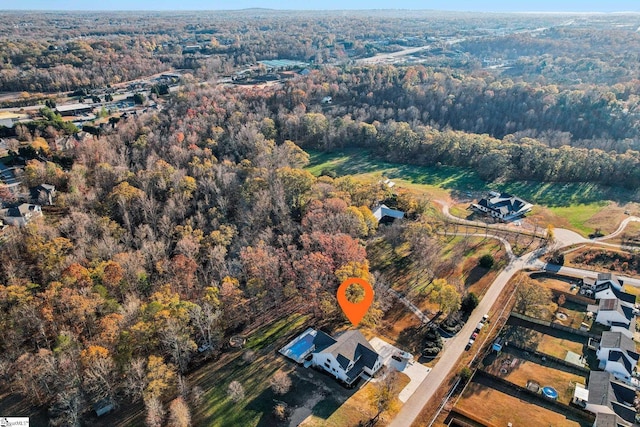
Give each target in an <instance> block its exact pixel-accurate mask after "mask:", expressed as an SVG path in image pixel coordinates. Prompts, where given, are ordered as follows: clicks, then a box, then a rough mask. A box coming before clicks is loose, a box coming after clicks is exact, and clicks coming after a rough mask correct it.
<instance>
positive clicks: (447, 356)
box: [390, 202, 640, 427]
mask: <svg viewBox="0 0 640 427" xmlns="http://www.w3.org/2000/svg"><path fill="white" fill-rule="evenodd" d="M439 203H440V204H442V206H443V212H444V214H445V215H447V216H448V217H450V218H451V219H454V220H456V221H459V222H460V223H463V224H464V223H467V224H468V223H471V224H473V225H476V224H474V223H475V221H467V220H463V219H460V218H457V217H454V216H453V215H451V214H450V213H449V208H448V206H447V205H446V203H443V202H439ZM638 220H640V218H636V217H630V218H627V219H625V220H624V221H623V222H622V224H621V225H620V227H619V228H618V230H616V231H615V232H614V233H612V234H610V235H608V236H603V237H602V238H600V240H604V239H608V238H611V237H615V236H616V235H617V234H619V233H620V232H622V230H623V229H624V227H625V226H626V225H627V224H628V223H629V222H630V221H638ZM483 226H484V225H483ZM490 228H492V227H490ZM482 236H484V234H482ZM555 240H556V242H555V244H554V245H553V246H552V247H544V248H540V249H537V250H535V251H533V252H529V253H527V254H524V255H522V256H521V257H517V258H516V257H514V256H513V253H511V256H510V259H511V261H510V262H509V264H507V266H506V267H505V269H504V270H502V272H500V274H499V275H498V277H496V279H495V280H494V281H493V283H492V284H491V286H490V287H489V289H488V290H487V292H486V293H485V294H484V296H483V297H482V300H481V301H480V303H479V304H478V307H477V308H476V309H475V310H474V311H473V313H472V314H471V316H469V320H468V321H467V323H466V324H465V325H464V327H463V328H462V330H461V331H460V332H458V334H457V335H456V336H455V337H454V338H452V339H450V340H448V342H447V343H446V345H445V348H444V349H443V353H442V356H441V358H440V360H439V361H438V363H437V364H436V365H435V366H434V367H433V369H432V370H431V372H430V373H429V375H427V377H426V378H425V379H424V381H423V382H422V383H421V384H420V385H419V386H418V388H417V389H416V391H415V393H413V395H412V396H411V397H410V398H409V400H407V402H406V403H405V404H404V405H403V406H402V409H401V410H400V412H399V413H398V415H396V417H395V418H394V420H393V421H392V422H391V424H390V426H391V427H407V426H410V425H411V424H412V423H413V422H414V421H415V419H416V418H417V417H418V415H419V414H420V412H421V411H422V408H423V407H424V405H425V404H426V403H427V402H428V401H429V400H430V399H431V398H432V397H433V395H434V394H435V392H436V391H437V390H438V389H439V388H440V387H442V385H443V382H444V379H445V378H446V377H447V375H449V372H451V370H452V369H454V368H455V367H456V366H457V364H458V360H459V359H460V356H462V354H463V353H464V351H465V350H464V349H465V347H466V345H467V342H468V340H469V336H470V335H471V334H472V333H473V331H474V329H475V327H476V325H477V324H478V322H480V320H481V319H482V316H483V315H484V314H485V313H488V312H489V311H490V309H491V307H492V306H493V304H494V303H495V301H496V300H497V299H498V296H499V295H500V294H501V293H502V291H503V290H504V287H505V286H506V285H507V283H508V282H509V279H511V277H513V275H514V274H515V273H517V272H518V271H520V270H523V269H525V268H537V269H544V270H547V271H552V272H557V273H561V274H569V275H575V276H578V277H580V276H583V277H584V276H590V277H595V276H597V274H598V273H597V272H593V271H589V270H581V269H577V268H570V267H560V266H555V265H553V264H546V263H544V262H542V261H540V260H539V258H540V257H541V256H542V255H544V254H545V253H546V252H547V251H549V250H550V249H559V248H562V247H566V246H570V245H573V244H576V243H589V242H591V243H597V241H596V242H594V241H593V240H589V239H585V238H584V237H582V236H580V235H579V234H577V233H575V232H573V231H570V230H564V229H556V230H555ZM614 246H615V245H614ZM618 246H619V245H618ZM509 249H510V248H509ZM509 249H507V252H508V253H510V250H509ZM620 278H622V279H623V280H624V281H625V283H629V284H630V285H633V286H640V280H638V279H632V278H628V277H624V278H623V277H620Z"/></svg>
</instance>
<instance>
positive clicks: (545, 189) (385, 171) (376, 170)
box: [306, 148, 638, 215]
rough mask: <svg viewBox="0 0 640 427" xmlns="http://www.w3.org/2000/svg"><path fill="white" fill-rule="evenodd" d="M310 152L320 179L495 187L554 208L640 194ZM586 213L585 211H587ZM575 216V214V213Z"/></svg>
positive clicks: (351, 153) (355, 152) (357, 152)
mask: <svg viewBox="0 0 640 427" xmlns="http://www.w3.org/2000/svg"><path fill="white" fill-rule="evenodd" d="M306 151H307V153H309V155H310V163H309V165H308V166H307V170H308V171H310V172H311V173H312V174H314V175H316V176H318V175H320V174H321V173H322V171H323V170H327V171H333V172H335V173H336V174H337V175H338V176H343V175H353V176H368V177H378V179H379V178H380V177H382V176H386V177H388V178H391V179H393V180H396V181H402V182H403V183H407V184H414V185H415V184H417V185H420V186H422V187H431V188H432V189H434V190H435V189H445V190H448V191H449V192H453V193H466V192H474V191H481V192H484V191H486V190H488V189H489V188H491V189H498V190H501V191H505V192H509V193H512V194H516V195H518V196H519V197H522V198H523V199H525V200H528V201H530V202H533V203H536V204H539V205H545V206H550V207H562V206H565V207H572V206H576V205H587V206H590V205H593V204H599V203H602V201H603V200H613V201H616V202H621V203H626V202H628V201H630V200H636V199H637V198H638V194H637V192H634V191H632V190H627V189H624V188H618V187H603V186H600V185H597V184H592V183H582V182H577V183H560V182H552V183H545V182H536V181H515V182H508V183H501V184H493V183H488V182H486V181H484V180H482V179H480V177H479V176H478V175H477V174H476V173H475V172H473V171H471V170H470V169H464V168H458V167H452V166H415V165H407V164H399V163H390V162H385V161H384V160H381V159H378V158H376V157H375V156H374V155H372V154H371V153H370V152H368V151H367V150H363V149H357V148H353V149H346V150H342V151H335V152H322V151H317V150H306ZM627 208H628V207H627ZM633 209H634V210H636V209H638V207H637V205H634V207H633ZM579 210H581V209H579ZM582 211H583V212H584V209H582ZM571 215H574V214H573V213H571ZM576 215H577V214H576Z"/></svg>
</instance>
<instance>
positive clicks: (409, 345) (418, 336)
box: [397, 325, 425, 354]
mask: <svg viewBox="0 0 640 427" xmlns="http://www.w3.org/2000/svg"><path fill="white" fill-rule="evenodd" d="M424 333H425V328H424V326H422V325H420V326H412V327H409V328H405V329H404V330H403V331H402V332H400V334H399V335H398V341H397V343H398V345H397V346H398V347H400V348H402V349H405V350H408V351H409V352H410V353H412V354H420V353H421V352H422V339H423V336H424Z"/></svg>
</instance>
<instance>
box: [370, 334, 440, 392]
mask: <svg viewBox="0 0 640 427" xmlns="http://www.w3.org/2000/svg"><path fill="white" fill-rule="evenodd" d="M369 343H370V344H371V347H373V348H374V350H375V351H376V352H377V353H378V354H379V355H380V356H381V357H382V360H383V363H384V365H385V366H387V367H389V368H393V369H395V370H397V371H398V372H402V373H403V374H405V375H406V376H408V377H409V379H410V381H409V384H407V385H406V386H405V388H403V389H402V390H401V391H400V394H399V395H398V399H399V400H400V402H402V403H405V402H406V401H407V400H409V398H410V397H411V396H412V395H413V393H414V392H415V391H416V389H417V388H418V386H419V385H420V384H421V383H422V381H423V380H424V379H425V378H426V376H427V374H428V373H429V372H430V371H431V368H427V367H426V366H424V365H422V364H420V363H418V362H414V361H413V360H403V361H402V362H399V361H397V360H395V359H393V358H392V357H391V356H393V355H394V354H398V353H403V350H401V349H399V348H398V347H395V346H393V345H391V344H389V343H388V342H386V341H384V340H382V339H380V338H378V337H374V338H372V339H371V340H370V341H369Z"/></svg>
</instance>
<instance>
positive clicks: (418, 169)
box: [307, 149, 486, 191]
mask: <svg viewBox="0 0 640 427" xmlns="http://www.w3.org/2000/svg"><path fill="white" fill-rule="evenodd" d="M307 152H308V153H309V155H310V163H309V166H307V170H308V171H309V172H311V173H312V174H314V175H316V176H318V175H320V174H321V173H322V171H323V170H331V171H334V172H335V173H336V174H337V175H338V176H344V175H354V176H365V177H371V178H373V177H378V178H381V177H382V176H385V177H388V178H391V179H393V180H398V181H403V182H406V183H408V184H419V185H421V186H427V187H432V188H445V189H450V190H460V191H479V190H483V189H484V188H485V186H486V184H485V183H484V181H482V180H481V179H480V178H479V177H478V175H477V174H476V173H475V172H473V171H471V170H468V169H462V168H457V167H450V166H440V167H436V166H433V167H427V166H414V165H403V164H398V163H389V162H385V161H383V160H380V159H377V158H375V157H374V156H372V155H370V154H369V153H368V152H367V151H365V150H359V149H349V150H344V151H341V152H332V153H325V152H320V151H315V150H307Z"/></svg>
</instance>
